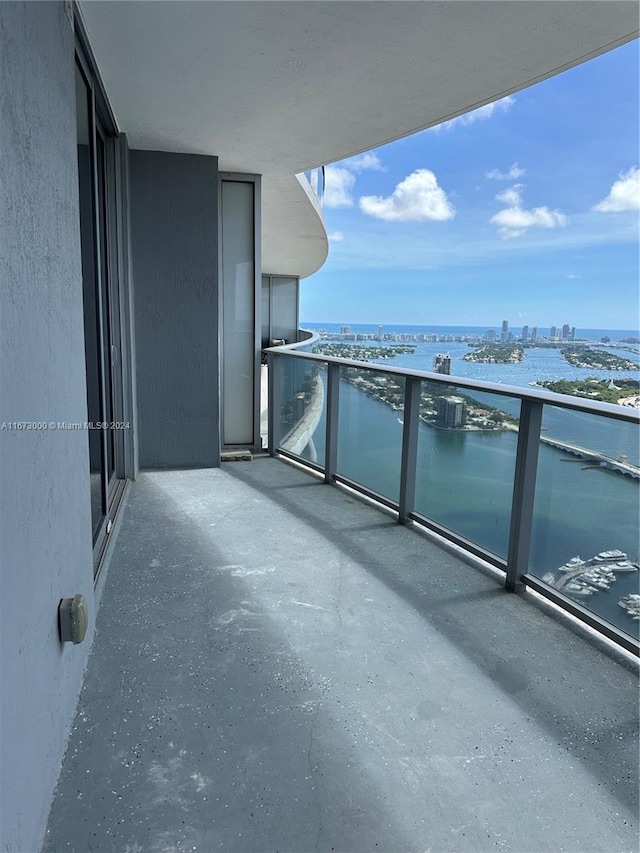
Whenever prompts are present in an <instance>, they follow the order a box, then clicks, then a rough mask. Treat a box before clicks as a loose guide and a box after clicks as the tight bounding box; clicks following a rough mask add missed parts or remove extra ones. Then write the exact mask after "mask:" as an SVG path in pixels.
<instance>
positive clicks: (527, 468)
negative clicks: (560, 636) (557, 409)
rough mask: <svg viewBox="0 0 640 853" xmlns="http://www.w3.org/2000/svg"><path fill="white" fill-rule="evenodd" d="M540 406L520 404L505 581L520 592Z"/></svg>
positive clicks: (528, 535) (525, 566)
mask: <svg viewBox="0 0 640 853" xmlns="http://www.w3.org/2000/svg"><path fill="white" fill-rule="evenodd" d="M542 408H543V406H542V403H539V402H538V401H534V400H522V401H521V403H520V427H519V430H518V450H517V453H516V470H515V477H514V482H513V500H512V502H511V524H510V527H509V551H508V555H507V579H506V583H505V586H506V588H507V589H508V590H509V591H510V592H520V591H522V589H523V587H524V584H523V581H522V576H523V575H525V574H526V573H527V572H528V571H529V552H530V550H531V532H532V527H533V504H534V500H535V492H536V475H537V471H538V451H539V450H540V428H541V426H542Z"/></svg>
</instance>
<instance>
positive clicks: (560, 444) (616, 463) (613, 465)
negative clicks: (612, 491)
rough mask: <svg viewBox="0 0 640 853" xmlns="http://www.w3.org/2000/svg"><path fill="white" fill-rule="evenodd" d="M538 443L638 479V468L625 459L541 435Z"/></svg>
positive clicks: (639, 470)
mask: <svg viewBox="0 0 640 853" xmlns="http://www.w3.org/2000/svg"><path fill="white" fill-rule="evenodd" d="M540 441H541V442H543V443H544V444H547V445H549V447H556V448H557V449H558V450H563V451H564V452H565V453H570V454H571V455H572V456H577V457H578V458H580V459H584V461H585V462H592V463H593V464H594V465H597V466H599V467H600V468H608V469H609V470H611V471H617V472H618V473H619V474H624V475H625V476H626V477H632V478H633V479H634V480H639V479H640V467H638V466H637V465H632V464H631V462H627V461H626V460H625V459H613V458H612V457H611V456H605V455H604V453H599V452H598V451H597V450H590V449H589V448H587V447H580V445H579V444H570V443H569V442H567V441H560V439H558V438H549V436H546V435H541V436H540Z"/></svg>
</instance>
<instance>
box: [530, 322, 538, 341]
mask: <svg viewBox="0 0 640 853" xmlns="http://www.w3.org/2000/svg"><path fill="white" fill-rule="evenodd" d="M537 340H538V327H537V326H534V327H533V329H531V343H535V341H537Z"/></svg>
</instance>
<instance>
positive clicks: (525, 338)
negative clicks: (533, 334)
mask: <svg viewBox="0 0 640 853" xmlns="http://www.w3.org/2000/svg"><path fill="white" fill-rule="evenodd" d="M521 338H522V341H523V342H524V343H526V342H527V341H528V339H529V327H528V326H523V327H522V336H521Z"/></svg>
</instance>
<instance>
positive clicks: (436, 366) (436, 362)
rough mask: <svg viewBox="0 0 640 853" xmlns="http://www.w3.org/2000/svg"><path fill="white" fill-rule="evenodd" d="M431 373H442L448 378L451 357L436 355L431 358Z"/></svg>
mask: <svg viewBox="0 0 640 853" xmlns="http://www.w3.org/2000/svg"><path fill="white" fill-rule="evenodd" d="M433 372H434V373H444V374H445V375H446V376H449V375H450V373H451V356H450V355H448V354H447V355H442V354H441V353H438V354H437V355H434V357H433Z"/></svg>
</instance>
